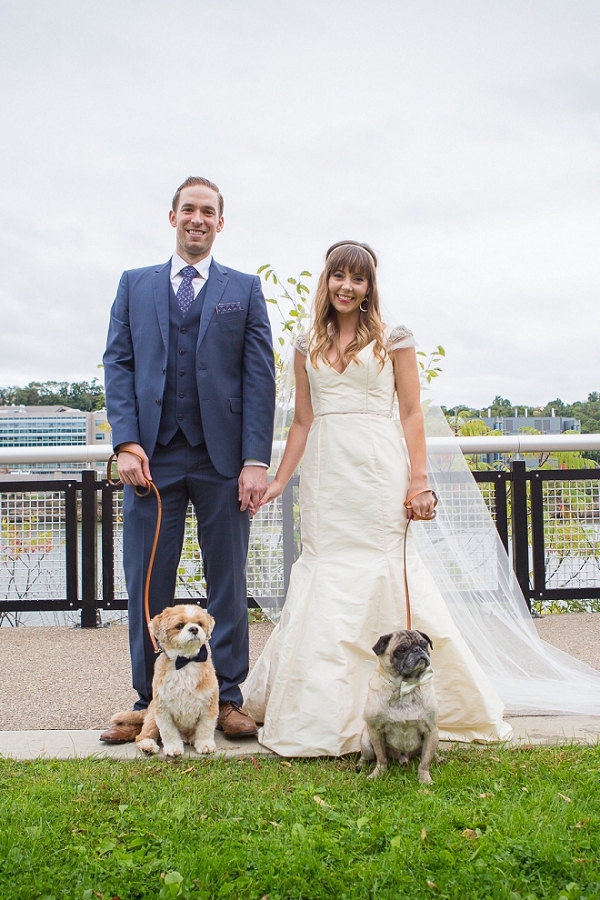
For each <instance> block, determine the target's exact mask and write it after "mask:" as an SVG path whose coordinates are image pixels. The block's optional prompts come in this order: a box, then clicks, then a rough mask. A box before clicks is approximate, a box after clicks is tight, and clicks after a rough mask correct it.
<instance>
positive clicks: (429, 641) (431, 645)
mask: <svg viewBox="0 0 600 900" xmlns="http://www.w3.org/2000/svg"><path fill="white" fill-rule="evenodd" d="M417 634H420V635H421V637H422V638H425V640H426V641H427V643H428V644H429V646H430V647H431V649H432V650H433V644H432V642H431V638H430V637H429V635H428V634H425V632H424V631H418V632H417Z"/></svg>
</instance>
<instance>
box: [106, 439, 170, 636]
mask: <svg viewBox="0 0 600 900" xmlns="http://www.w3.org/2000/svg"><path fill="white" fill-rule="evenodd" d="M122 452H123V453H133V455H134V456H137V458H138V459H141V461H142V462H144V457H143V456H141V455H140V454H139V453H136V451H135V450H123V451H122ZM118 455H119V451H117V452H116V453H113V454H112V456H111V457H110V459H109V460H108V463H107V465H106V480H107V481H108V483H109V484H110V485H112V486H113V487H119V485H121V484H123V482H122V481H121V479H120V478H117V479H116V480H115V479H113V478H112V477H111V471H112V467H113V463H115V464H116V462H117V457H118ZM134 491H135V493H136V494H137V496H138V497H147V496H148V495H149V494H150V492H151V491H154V494H155V496H156V507H157V509H156V529H155V531H154V541H153V542H152V550H151V552H150V561H149V562H148V571H147V572H146V582H145V584H144V615H145V617H146V625H147V627H148V634H149V635H150V640H151V641H152V646H153V647H154V652H155V653H160V647H159V646H158V644H157V643H156V638H155V637H154V635H153V634H152V632H151V631H150V579H151V578H152V570H153V568H154V559H155V557H156V548H157V546H158V538H159V535H160V526H161V522H162V500H161V499H160V493H159V491H158V488H157V487H156V485H155V484H154V482H153V481H149V480H148V479H146V490H145V491H144V492H142V490H141V488H140V487H139V485H137V484H136V485H135V486H134Z"/></svg>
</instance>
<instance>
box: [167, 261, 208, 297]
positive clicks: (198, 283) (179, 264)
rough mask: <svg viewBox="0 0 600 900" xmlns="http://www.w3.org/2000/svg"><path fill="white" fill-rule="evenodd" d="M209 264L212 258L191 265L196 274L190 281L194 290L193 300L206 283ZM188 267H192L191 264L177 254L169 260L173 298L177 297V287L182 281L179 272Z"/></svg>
mask: <svg viewBox="0 0 600 900" xmlns="http://www.w3.org/2000/svg"><path fill="white" fill-rule="evenodd" d="M211 262H212V256H206V257H205V258H204V259H201V260H200V261H199V262H197V263H194V264H193V265H194V268H195V270H196V272H197V273H198V274H197V275H195V276H194V278H193V279H192V287H193V288H194V300H195V299H196V297H197V296H198V294H199V293H200V291H201V290H202V288H203V286H204V283H205V282H206V281H208V271H209V269H210V264H211ZM190 265H192V263H188V262H186V261H185V259H182V258H181V257H180V256H179V255H178V254H177V253H174V254H173V256H172V258H171V286H172V288H173V292H174V294H175V296H177V291H178V289H179V285H180V284H181V282H182V281H183V275H182V274H181V270H182V269H185V267H186V266H190Z"/></svg>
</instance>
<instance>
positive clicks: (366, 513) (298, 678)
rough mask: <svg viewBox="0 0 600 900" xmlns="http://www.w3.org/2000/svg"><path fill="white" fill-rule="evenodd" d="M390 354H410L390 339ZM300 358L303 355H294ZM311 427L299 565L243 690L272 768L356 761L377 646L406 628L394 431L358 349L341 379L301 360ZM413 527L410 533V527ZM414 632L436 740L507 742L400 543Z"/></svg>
mask: <svg viewBox="0 0 600 900" xmlns="http://www.w3.org/2000/svg"><path fill="white" fill-rule="evenodd" d="M399 335H400V336H404V340H400V341H398V340H394V343H393V344H392V345H391V346H392V348H393V349H395V348H396V347H402V346H412V345H414V341H413V340H412V337H411V336H410V332H407V331H406V330H402V331H401V330H399V329H396V330H395V331H394V332H392V336H391V337H392V339H394V338H396V339H397V338H398V336H399ZM299 349H300V347H299ZM306 368H307V372H308V377H309V382H310V391H311V399H312V405H313V411H314V415H315V418H314V422H313V424H312V427H311V429H310V432H309V435H308V440H307V444H306V451H305V454H304V459H303V462H302V470H301V476H300V509H301V529H302V554H301V556H300V558H299V559H298V560H297V562H296V563H295V564H294V566H293V569H292V574H291V579H290V585H289V589H288V593H287V598H286V602H285V606H284V608H283V613H282V615H281V620H280V622H279V624H278V625H277V627H276V628H275V630H274V632H273V634H272V635H271V637H270V639H269V641H268V643H267V645H266V647H265V649H264V651H263V653H262V655H261V657H260V659H259V660H258V662H257V664H256V666H255V667H254V669H253V670H252V672H251V673H250V675H249V677H248V679H247V681H246V683H245V685H244V686H243V694H244V708H245V709H246V710H247V712H249V713H250V715H252V716H253V718H254V719H255V720H256V721H258V722H263V723H264V725H263V727H262V729H261V730H260V732H259V739H260V741H261V743H262V744H264V746H266V747H267V748H269V749H270V750H272V751H274V752H276V753H278V754H279V755H281V756H289V757H294V756H296V757H298V756H341V755H343V754H345V753H351V752H355V751H357V750H359V749H360V734H361V731H362V729H363V717H362V713H363V709H364V705H365V699H366V693H367V686H368V682H369V679H370V677H371V675H372V673H373V666H374V663H375V656H374V654H373V651H372V647H373V645H374V644H375V642H376V641H377V639H378V638H379V637H380V635H382V634H386V633H389V632H390V631H393V630H397V629H401V628H404V627H405V624H406V610H405V597H404V580H403V541H404V534H405V530H406V523H407V519H406V510H405V508H404V505H403V504H404V500H405V499H406V493H407V488H408V482H409V469H408V463H407V457H406V452H405V449H404V444H403V441H402V438H401V434H400V431H399V428H398V425H397V423H396V422H395V421H394V420H393V419H392V409H393V402H394V392H395V383H394V371H393V366H392V363H391V360H390V359H389V358H386V361H385V364H384V366H383V369H382V368H381V365H380V362H379V360H378V359H377V358H376V357H375V355H374V353H373V346H372V345H371V344H370V345H368V346H367V347H365V348H364V349H363V350H362V351H361V353H360V354H359V356H358V361H355V362H352V363H350V365H349V366H348V367H347V368H346V370H345V371H344V372H343V373H342V374H340V373H338V372H336V371H335V369H333V368H332V367H331V366H328V365H327V364H324V363H322V362H321V363H320V364H319V366H318V368H316V369H315V368H314V367H313V366H312V365H311V363H310V361H307V365H306ZM412 527H419V526H418V525H416V526H411V528H412ZM407 575H408V582H409V589H410V602H411V612H412V627H413V628H416V629H418V630H420V631H424V632H425V633H426V634H428V635H429V637H430V638H431V640H432V642H433V651H432V665H433V669H434V684H435V689H436V694H437V697H438V703H439V728H440V737H441V738H442V739H446V740H458V741H495V740H502V739H505V738H508V737H510V734H511V728H510V725H508V724H507V723H505V722H504V721H503V712H504V707H503V704H502V701H501V700H500V698H499V696H498V694H497V693H496V691H495V690H494V689H493V688H492V686H491V684H490V682H489V680H488V678H487V677H486V676H485V675H484V673H483V671H482V670H481V668H480V666H479V664H478V663H477V661H476V660H475V657H474V656H473V654H472V652H471V650H470V649H469V647H468V646H467V644H466V643H465V641H464V640H463V638H462V637H461V635H460V633H459V631H458V629H457V627H456V625H455V624H454V621H453V619H452V617H451V615H450V613H449V611H448V608H447V606H446V604H445V602H444V600H443V598H442V596H441V594H440V592H439V591H438V589H437V587H436V584H435V582H434V581H433V579H432V578H431V576H430V575H429V573H428V571H427V569H426V568H425V566H424V565H423V563H422V562H421V560H420V558H419V556H418V554H417V552H416V549H415V547H414V543H413V540H412V535H411V534H410V533H409V535H408V546H407Z"/></svg>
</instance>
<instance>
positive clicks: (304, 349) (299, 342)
mask: <svg viewBox="0 0 600 900" xmlns="http://www.w3.org/2000/svg"><path fill="white" fill-rule="evenodd" d="M294 347H295V348H296V350H298V352H299V353H301V354H302V356H308V338H307V336H306V335H305V334H299V335H298V337H297V338H296V340H295V341H294Z"/></svg>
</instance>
